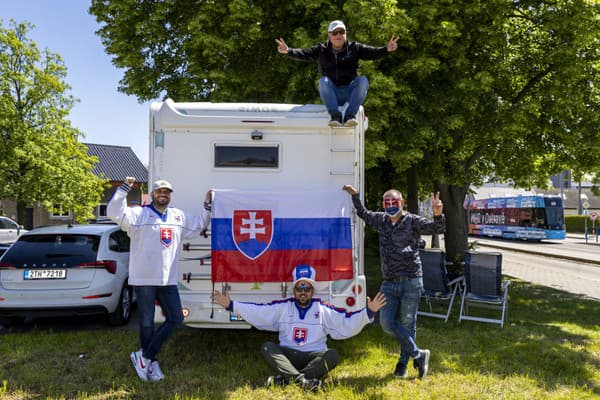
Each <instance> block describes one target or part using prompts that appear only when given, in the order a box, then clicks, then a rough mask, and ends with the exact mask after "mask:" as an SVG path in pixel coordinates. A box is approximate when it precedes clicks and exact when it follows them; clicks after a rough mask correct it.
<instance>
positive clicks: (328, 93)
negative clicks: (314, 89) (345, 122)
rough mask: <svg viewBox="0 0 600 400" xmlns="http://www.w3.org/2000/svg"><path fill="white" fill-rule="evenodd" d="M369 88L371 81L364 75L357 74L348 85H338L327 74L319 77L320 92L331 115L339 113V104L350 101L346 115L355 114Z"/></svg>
mask: <svg viewBox="0 0 600 400" xmlns="http://www.w3.org/2000/svg"><path fill="white" fill-rule="evenodd" d="M368 90H369V81H368V80H367V78H365V77H364V76H357V77H356V78H355V79H354V80H353V81H352V82H350V84H349V85H348V86H336V85H335V83H333V82H332V81H331V79H329V78H328V77H326V76H323V77H321V79H319V94H320V95H321V100H322V101H323V104H325V107H327V111H328V112H329V114H330V115H334V114H337V113H339V109H338V106H341V105H344V103H346V102H348V108H347V109H346V113H345V115H352V116H355V115H356V113H357V112H358V108H359V107H360V105H361V104H362V102H363V101H365V98H366V97H367V91H368Z"/></svg>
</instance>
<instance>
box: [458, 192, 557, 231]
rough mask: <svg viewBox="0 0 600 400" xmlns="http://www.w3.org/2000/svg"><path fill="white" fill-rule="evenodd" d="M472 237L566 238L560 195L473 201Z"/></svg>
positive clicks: (470, 213) (470, 222)
mask: <svg viewBox="0 0 600 400" xmlns="http://www.w3.org/2000/svg"><path fill="white" fill-rule="evenodd" d="M467 212H468V218H469V234H470V235H475V236H490V237H498V238H502V239H522V240H543V239H564V238H565V218H564V208H563V200H562V198H561V197H560V196H546V195H529V196H514V197H495V198H487V199H479V200H471V201H470V202H469V204H468V208H467Z"/></svg>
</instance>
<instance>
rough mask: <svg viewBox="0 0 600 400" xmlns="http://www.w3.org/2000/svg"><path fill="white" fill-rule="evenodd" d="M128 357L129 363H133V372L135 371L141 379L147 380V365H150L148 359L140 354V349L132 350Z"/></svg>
mask: <svg viewBox="0 0 600 400" xmlns="http://www.w3.org/2000/svg"><path fill="white" fill-rule="evenodd" d="M129 358H130V359H131V363H132V364H133V367H134V368H135V372H137V374H138V376H139V377H140V379H141V380H143V381H147V380H148V367H149V366H150V360H148V359H147V358H145V357H144V356H143V355H142V349H139V350H138V351H134V352H133V353H131V354H130V355H129Z"/></svg>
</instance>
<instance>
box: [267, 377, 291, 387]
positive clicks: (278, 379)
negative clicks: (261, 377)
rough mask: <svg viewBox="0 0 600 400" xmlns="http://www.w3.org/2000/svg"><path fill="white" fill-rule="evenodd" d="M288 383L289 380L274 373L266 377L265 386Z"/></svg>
mask: <svg viewBox="0 0 600 400" xmlns="http://www.w3.org/2000/svg"><path fill="white" fill-rule="evenodd" d="M289 383H290V380H289V379H288V378H287V377H286V376H283V375H275V376H270V377H268V378H267V386H285V385H287V384H289Z"/></svg>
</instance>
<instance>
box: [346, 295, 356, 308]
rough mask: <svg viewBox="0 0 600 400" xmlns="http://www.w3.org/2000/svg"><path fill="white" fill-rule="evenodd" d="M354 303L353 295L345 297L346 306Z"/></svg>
mask: <svg viewBox="0 0 600 400" xmlns="http://www.w3.org/2000/svg"><path fill="white" fill-rule="evenodd" d="M355 304H356V299H355V298H354V297H346V305H347V306H348V307H352V306H354V305H355Z"/></svg>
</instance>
